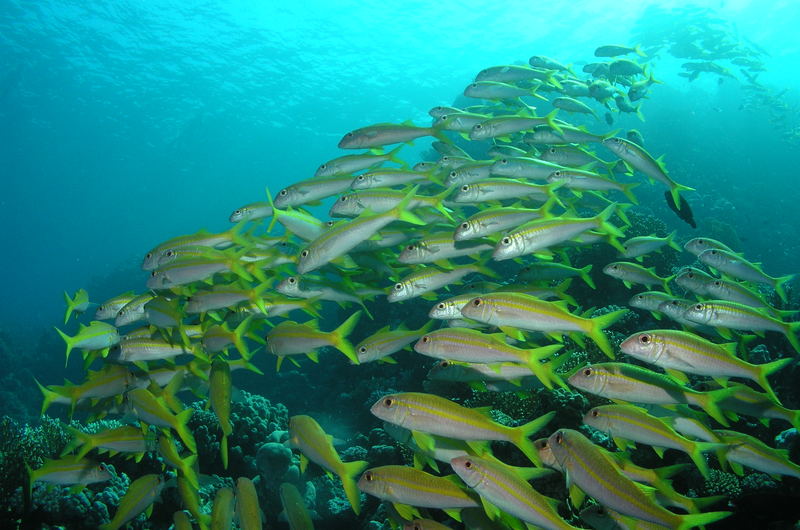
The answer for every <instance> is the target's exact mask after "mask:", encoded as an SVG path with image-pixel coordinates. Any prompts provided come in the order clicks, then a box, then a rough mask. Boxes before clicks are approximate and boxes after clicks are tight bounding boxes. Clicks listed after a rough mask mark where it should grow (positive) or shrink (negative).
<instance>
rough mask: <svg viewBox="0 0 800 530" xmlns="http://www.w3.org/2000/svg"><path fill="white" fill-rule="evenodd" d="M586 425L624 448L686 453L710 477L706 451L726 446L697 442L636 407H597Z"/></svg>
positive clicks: (589, 415) (589, 416)
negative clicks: (634, 446) (632, 446)
mask: <svg viewBox="0 0 800 530" xmlns="http://www.w3.org/2000/svg"><path fill="white" fill-rule="evenodd" d="M583 423H585V424H586V425H589V426H591V427H594V428H595V429H597V430H599V431H602V432H604V433H606V434H608V435H609V436H611V437H612V438H614V441H615V442H617V444H618V445H621V447H622V448H623V449H624V448H625V447H626V446H627V445H628V444H627V442H626V441H625V440H630V441H632V442H639V443H644V444H647V445H650V446H653V449H654V450H655V451H656V453H658V454H659V456H660V455H662V454H663V450H664V449H677V450H679V451H683V452H684V453H686V454H687V455H689V457H690V458H691V459H692V461H693V462H694V463H695V465H696V466H697V469H698V470H700V473H701V474H702V475H703V476H704V477H706V478H708V474H709V470H708V462H706V459H705V457H704V456H703V453H704V452H709V451H716V450H719V449H724V448H725V447H726V445H725V444H724V443H723V444H718V443H710V442H694V441H692V440H689V439H688V438H685V437H683V436H681V435H680V434H678V433H677V432H675V430H674V429H673V428H672V427H670V426H669V424H668V423H667V422H665V421H663V420H661V419H659V418H656V417H654V416H651V415H650V414H648V413H647V411H645V410H644V409H642V408H641V407H635V406H633V405H602V406H600V407H594V408H593V409H591V410H590V411H589V412H587V413H586V415H585V416H584V417H583Z"/></svg>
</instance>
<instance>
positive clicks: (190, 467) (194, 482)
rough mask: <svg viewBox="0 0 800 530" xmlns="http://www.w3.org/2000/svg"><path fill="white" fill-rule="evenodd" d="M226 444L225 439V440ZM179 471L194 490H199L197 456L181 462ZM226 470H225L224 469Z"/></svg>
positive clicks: (190, 456) (188, 457) (193, 455)
mask: <svg viewBox="0 0 800 530" xmlns="http://www.w3.org/2000/svg"><path fill="white" fill-rule="evenodd" d="M225 443H226V444H227V439H226V440H225ZM180 466H181V467H180V471H181V473H182V474H183V477H184V478H185V479H186V481H187V482H188V483H189V484H190V485H191V486H192V487H193V488H195V489H198V490H199V489H200V481H199V480H198V478H197V471H196V467H197V455H195V454H192V455H189V456H187V457H186V458H184V459H183V460H181V463H180ZM226 469H227V468H226Z"/></svg>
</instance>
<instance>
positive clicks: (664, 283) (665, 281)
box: [661, 274, 677, 295]
mask: <svg viewBox="0 0 800 530" xmlns="http://www.w3.org/2000/svg"><path fill="white" fill-rule="evenodd" d="M675 276H677V274H673V275H672V276H667V277H666V278H662V279H661V283H662V286H663V287H664V292H665V293H667V294H669V295H671V294H672V290H671V289H670V288H669V282H671V281H672V280H674V279H675Z"/></svg>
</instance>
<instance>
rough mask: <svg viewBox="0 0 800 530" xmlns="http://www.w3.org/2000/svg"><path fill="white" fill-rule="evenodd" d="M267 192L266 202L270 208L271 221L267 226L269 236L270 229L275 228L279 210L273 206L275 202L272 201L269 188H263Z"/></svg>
mask: <svg viewBox="0 0 800 530" xmlns="http://www.w3.org/2000/svg"><path fill="white" fill-rule="evenodd" d="M265 191H266V192H267V201H268V202H269V206H270V208H272V220H271V221H270V222H269V226H268V227H267V233H268V234H269V233H270V232H272V229H273V228H274V227H275V223H276V222H277V221H278V216H279V215H280V210H278V208H277V207H276V206H275V202H273V200H272V193H270V191H269V188H265Z"/></svg>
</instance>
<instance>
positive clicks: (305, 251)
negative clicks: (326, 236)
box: [300, 250, 308, 258]
mask: <svg viewBox="0 0 800 530" xmlns="http://www.w3.org/2000/svg"><path fill="white" fill-rule="evenodd" d="M306 256H308V250H304V251H303V252H301V253H300V257H303V258H305V257H306Z"/></svg>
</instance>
